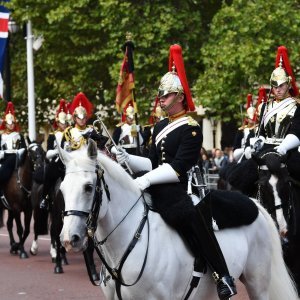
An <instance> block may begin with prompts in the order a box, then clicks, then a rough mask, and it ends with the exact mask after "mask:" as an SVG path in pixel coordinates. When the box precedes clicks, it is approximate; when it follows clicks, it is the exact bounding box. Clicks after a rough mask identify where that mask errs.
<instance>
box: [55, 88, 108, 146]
mask: <svg viewBox="0 0 300 300" xmlns="http://www.w3.org/2000/svg"><path fill="white" fill-rule="evenodd" d="M70 112H71V113H72V115H73V122H74V125H73V126H69V127H67V128H66V129H65V131H64V133H63V137H62V142H61V146H62V148H64V149H65V150H67V151H75V150H78V149H80V148H81V147H82V146H84V145H87V142H88V139H89V138H91V139H93V140H94V141H95V142H96V143H97V145H98V148H99V149H101V150H102V149H104V145H105V143H106V142H107V140H108V138H107V137H105V136H103V135H102V134H99V133H98V132H97V131H96V130H95V129H94V127H93V126H92V125H87V122H88V120H89V119H90V118H91V116H92V112H93V104H92V103H91V102H90V101H89V100H88V98H87V97H86V96H85V94H84V93H82V92H80V93H78V94H77V95H76V96H75V97H74V99H73V101H72V104H71V106H70Z"/></svg>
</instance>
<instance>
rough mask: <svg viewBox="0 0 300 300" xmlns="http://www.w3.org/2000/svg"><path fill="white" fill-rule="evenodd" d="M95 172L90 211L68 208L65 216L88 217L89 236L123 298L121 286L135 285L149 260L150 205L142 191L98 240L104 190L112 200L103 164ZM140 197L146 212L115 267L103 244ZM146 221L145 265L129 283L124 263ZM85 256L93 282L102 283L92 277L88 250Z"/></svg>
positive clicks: (97, 166) (119, 295) (107, 278)
mask: <svg viewBox="0 0 300 300" xmlns="http://www.w3.org/2000/svg"><path fill="white" fill-rule="evenodd" d="M95 173H96V184H95V193H94V197H93V202H92V207H91V210H90V212H86V211H80V210H68V211H65V212H64V216H71V215H73V216H79V217H87V221H86V225H87V233H88V236H89V237H90V238H92V239H93V242H94V249H95V250H96V252H97V254H98V256H99V258H100V259H101V261H102V263H103V265H104V266H105V268H106V270H107V271H108V272H109V274H110V276H111V278H112V279H114V280H115V281H116V283H115V285H116V292H117V295H118V298H119V299H120V300H121V299H122V296H121V286H133V285H135V284H136V283H137V282H138V281H139V280H140V278H141V277H142V274H143V272H144V269H145V266H146V261H147V256H148V248H149V239H150V226H149V219H148V213H149V207H148V205H147V203H146V200H145V197H144V193H142V194H141V196H140V197H139V198H138V199H137V200H136V201H135V203H134V204H133V205H132V207H131V208H130V209H129V211H128V212H127V213H126V214H125V216H124V217H123V218H122V219H121V221H120V222H119V223H118V224H117V225H116V226H115V228H114V229H113V230H112V231H111V232H110V233H109V234H108V235H107V236H106V237H105V238H104V239H103V240H102V241H98V240H97V238H96V236H95V231H96V229H97V220H98V216H99V212H100V207H101V205H102V200H103V197H102V196H103V190H104V191H105V193H106V196H107V199H108V201H111V199H110V192H109V189H108V186H107V184H106V182H105V179H104V169H103V168H101V166H100V165H99V164H97V165H96V169H95ZM140 199H142V200H143V205H144V213H143V216H142V219H141V221H140V223H139V225H138V228H137V229H136V231H135V234H134V236H133V238H132V240H131V241H130V243H129V245H128V247H127V249H126V250H125V252H124V254H123V256H122V258H121V259H120V261H119V263H118V267H114V268H113V267H111V266H110V265H109V264H108V262H107V261H106V259H105V257H104V254H103V253H102V251H101V246H103V245H104V244H105V243H106V241H107V239H108V238H109V236H110V235H111V234H112V233H113V232H114V231H115V230H116V229H117V228H118V227H119V226H120V225H121V223H122V222H123V221H124V220H125V219H126V217H127V216H128V215H129V213H130V212H131V211H132V210H133V208H134V207H135V206H136V204H137V203H138V202H139V201H140ZM146 222H147V228H148V237H147V248H146V252H145V256H144V261H143V265H142V267H141V270H140V272H139V274H138V276H137V278H136V280H135V281H134V282H133V283H130V284H129V283H126V282H125V281H124V280H123V277H122V268H123V265H124V263H125V261H126V259H127V258H128V256H129V254H130V253H131V251H132V250H133V248H134V247H135V245H136V243H137V242H138V240H139V239H140V237H141V233H142V231H143V228H144V226H145V224H146ZM99 248H100V249H99ZM84 257H85V262H86V265H87V270H88V274H89V277H90V280H91V282H92V283H93V284H94V285H100V283H101V282H100V283H96V282H95V281H94V280H93V278H92V274H91V271H90V268H89V266H88V259H87V254H86V251H84ZM109 279H110V277H109V276H104V277H103V280H102V281H103V282H104V284H106V282H107V281H108V280H109Z"/></svg>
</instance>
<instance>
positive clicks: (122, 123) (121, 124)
mask: <svg viewBox="0 0 300 300" xmlns="http://www.w3.org/2000/svg"><path fill="white" fill-rule="evenodd" d="M124 124H125V123H124V122H120V123H119V124H117V125H116V127H121V126H123V125H124Z"/></svg>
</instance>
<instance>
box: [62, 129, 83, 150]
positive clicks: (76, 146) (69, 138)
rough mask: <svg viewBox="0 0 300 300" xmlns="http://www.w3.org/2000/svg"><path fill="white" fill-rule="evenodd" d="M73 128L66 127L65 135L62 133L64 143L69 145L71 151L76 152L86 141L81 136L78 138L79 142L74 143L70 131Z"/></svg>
mask: <svg viewBox="0 0 300 300" xmlns="http://www.w3.org/2000/svg"><path fill="white" fill-rule="evenodd" d="M72 128H73V127H72V126H70V127H68V128H67V129H66V130H65V133H64V137H65V139H66V141H67V142H68V143H69V145H70V149H71V150H77V149H79V148H80V147H81V146H82V145H83V144H86V140H85V138H84V137H83V136H81V137H80V140H79V141H75V140H74V139H73V137H72V134H71V129H72Z"/></svg>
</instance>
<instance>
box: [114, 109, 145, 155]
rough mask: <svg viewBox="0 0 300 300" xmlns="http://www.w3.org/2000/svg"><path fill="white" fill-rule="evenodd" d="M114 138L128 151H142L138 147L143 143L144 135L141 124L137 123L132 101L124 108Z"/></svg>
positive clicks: (136, 152) (137, 152)
mask: <svg viewBox="0 0 300 300" xmlns="http://www.w3.org/2000/svg"><path fill="white" fill-rule="evenodd" d="M112 138H113V140H114V142H115V143H116V144H117V145H119V146H122V147H123V148H124V149H126V151H127V152H128V153H130V154H133V155H138V154H139V153H140V151H139V149H138V147H140V146H141V145H142V144H143V135H142V133H141V131H140V126H139V125H136V123H135V112H134V107H133V106H132V104H131V103H129V104H128V105H127V106H126V107H125V108H124V113H123V114H122V122H121V123H119V124H117V126H116V128H115V130H114V132H113V136H112Z"/></svg>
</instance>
